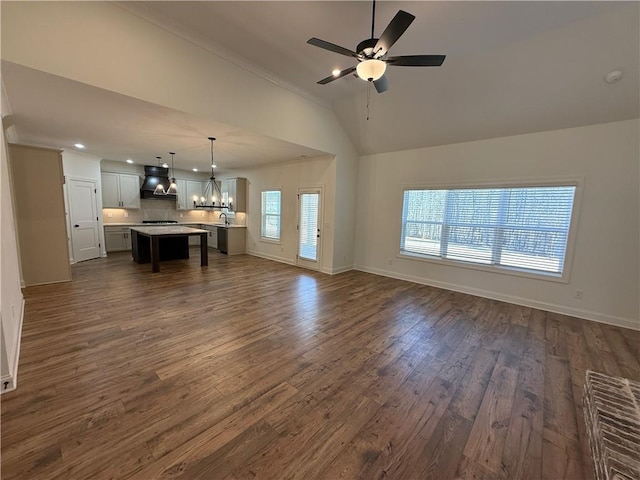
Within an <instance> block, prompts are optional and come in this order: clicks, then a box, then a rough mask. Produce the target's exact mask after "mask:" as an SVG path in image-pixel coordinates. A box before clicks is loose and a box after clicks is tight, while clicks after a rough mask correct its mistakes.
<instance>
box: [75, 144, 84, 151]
mask: <svg viewBox="0 0 640 480" xmlns="http://www.w3.org/2000/svg"><path fill="white" fill-rule="evenodd" d="M73 146H74V147H76V148H79V149H80V150H82V149H83V148H84V145H83V144H81V143H76V144H74V145H73Z"/></svg>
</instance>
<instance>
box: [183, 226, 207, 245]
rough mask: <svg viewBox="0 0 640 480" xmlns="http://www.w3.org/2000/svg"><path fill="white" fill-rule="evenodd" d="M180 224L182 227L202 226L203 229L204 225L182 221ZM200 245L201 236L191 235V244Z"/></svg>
mask: <svg viewBox="0 0 640 480" xmlns="http://www.w3.org/2000/svg"><path fill="white" fill-rule="evenodd" d="M180 226H182V227H189V228H200V229H202V225H200V224H199V223H181V224H180ZM194 245H195V246H198V245H200V237H197V236H190V237H189V246H190V247H191V246H194Z"/></svg>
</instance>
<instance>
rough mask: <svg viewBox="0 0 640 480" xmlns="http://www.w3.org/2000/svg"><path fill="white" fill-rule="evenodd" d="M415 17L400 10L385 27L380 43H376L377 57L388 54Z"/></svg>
mask: <svg viewBox="0 0 640 480" xmlns="http://www.w3.org/2000/svg"><path fill="white" fill-rule="evenodd" d="M415 18H416V17H414V16H413V15H411V14H410V13H407V12H405V11H404V10H398V13H396V16H395V17H393V20H391V22H389V25H387V28H385V29H384V32H382V35H380V38H379V39H378V43H376V46H375V48H374V49H373V51H374V52H376V57H380V56H382V55H384V54H386V53H387V52H388V51H389V49H390V48H391V46H392V45H393V44H394V43H396V41H397V40H398V39H399V38H400V37H401V36H402V34H403V33H404V31H405V30H406V29H407V28H409V25H411V22H413V20H414V19H415Z"/></svg>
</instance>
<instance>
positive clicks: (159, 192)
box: [153, 157, 167, 195]
mask: <svg viewBox="0 0 640 480" xmlns="http://www.w3.org/2000/svg"><path fill="white" fill-rule="evenodd" d="M156 159H158V166H160V159H162V157H156ZM153 194H154V195H166V194H167V192H166V191H165V190H164V185H162V184H161V183H158V185H156V188H155V190H154V191H153Z"/></svg>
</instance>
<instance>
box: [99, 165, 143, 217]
mask: <svg viewBox="0 0 640 480" xmlns="http://www.w3.org/2000/svg"><path fill="white" fill-rule="evenodd" d="M101 178H102V208H129V209H137V208H140V177H138V175H132V174H129V173H111V172H102V175H101Z"/></svg>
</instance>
